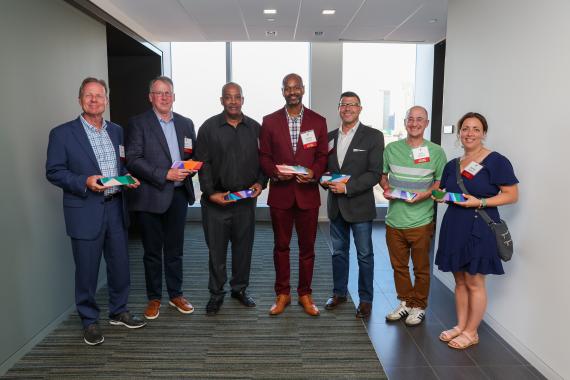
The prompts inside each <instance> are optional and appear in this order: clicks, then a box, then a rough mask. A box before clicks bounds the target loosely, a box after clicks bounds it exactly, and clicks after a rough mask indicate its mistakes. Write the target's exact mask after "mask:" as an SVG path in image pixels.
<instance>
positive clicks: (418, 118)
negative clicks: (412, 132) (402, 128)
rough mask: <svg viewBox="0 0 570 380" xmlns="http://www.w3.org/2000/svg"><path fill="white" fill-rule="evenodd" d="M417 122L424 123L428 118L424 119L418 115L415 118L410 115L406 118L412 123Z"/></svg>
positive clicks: (407, 121)
mask: <svg viewBox="0 0 570 380" xmlns="http://www.w3.org/2000/svg"><path fill="white" fill-rule="evenodd" d="M414 121H415V122H416V123H423V122H424V121H426V119H424V118H423V117H416V118H415V119H414V118H413V117H409V118H407V119H406V123H409V124H412V123H413V122H414Z"/></svg>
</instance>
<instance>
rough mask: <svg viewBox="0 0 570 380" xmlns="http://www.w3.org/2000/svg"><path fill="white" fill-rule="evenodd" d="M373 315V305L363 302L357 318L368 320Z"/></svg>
mask: <svg viewBox="0 0 570 380" xmlns="http://www.w3.org/2000/svg"><path fill="white" fill-rule="evenodd" d="M370 313H372V304H371V303H368V302H361V303H360V304H359V305H358V309H356V318H368V317H370Z"/></svg>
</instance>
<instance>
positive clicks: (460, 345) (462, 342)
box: [447, 332, 479, 350]
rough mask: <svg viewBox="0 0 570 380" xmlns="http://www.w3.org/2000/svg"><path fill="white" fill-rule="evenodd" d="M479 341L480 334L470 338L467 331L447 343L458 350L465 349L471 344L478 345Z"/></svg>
mask: <svg viewBox="0 0 570 380" xmlns="http://www.w3.org/2000/svg"><path fill="white" fill-rule="evenodd" d="M477 343H479V336H478V335H475V336H474V337H473V338H470V337H469V336H468V335H467V334H465V332H462V333H461V334H459V335H458V336H456V337H455V338H453V339H452V340H450V341H449V343H447V345H448V346H449V347H451V348H453V349H456V350H464V349H466V348H469V347H471V346H474V345H476V344H477Z"/></svg>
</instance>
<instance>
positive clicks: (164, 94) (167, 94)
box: [150, 91, 174, 98]
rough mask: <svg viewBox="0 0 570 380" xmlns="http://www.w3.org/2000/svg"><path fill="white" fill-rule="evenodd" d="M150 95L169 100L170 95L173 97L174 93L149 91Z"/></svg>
mask: <svg viewBox="0 0 570 380" xmlns="http://www.w3.org/2000/svg"><path fill="white" fill-rule="evenodd" d="M150 93H151V94H153V95H156V96H164V97H167V98H170V97H171V96H172V95H174V93H173V92H170V91H151V92H150Z"/></svg>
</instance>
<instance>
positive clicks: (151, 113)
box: [126, 76, 196, 319]
mask: <svg viewBox="0 0 570 380" xmlns="http://www.w3.org/2000/svg"><path fill="white" fill-rule="evenodd" d="M149 100H150V102H151V104H152V109H150V110H148V111H147V112H145V113H143V114H140V115H138V116H135V117H133V118H131V119H130V120H129V126H128V129H127V134H126V135H127V138H126V158H127V168H128V169H129V170H130V172H131V173H133V174H134V173H136V174H134V175H136V177H137V178H139V179H140V182H141V185H140V187H139V188H138V189H137V190H136V191H133V192H132V193H131V194H130V196H129V209H130V210H131V211H135V212H136V213H137V219H138V223H139V227H140V230H141V237H142V243H143V247H144V257H143V261H144V269H145V280H146V291H147V297H148V300H149V302H148V305H147V308H146V310H145V312H144V316H145V318H147V319H155V318H157V317H158V314H159V309H160V299H161V297H162V268H163V261H164V277H165V279H166V288H167V291H168V296H169V298H170V301H169V304H170V305H171V306H172V307H174V308H176V309H178V311H180V312H181V313H184V314H190V313H192V312H193V311H194V307H193V306H192V304H190V302H188V300H187V299H186V298H184V297H183V295H182V252H183V244H184V226H185V223H186V211H187V208H188V204H193V203H194V190H193V187H192V182H191V176H192V175H193V174H194V173H193V172H191V171H189V170H186V169H177V168H172V164H173V162H174V161H185V160H189V159H191V158H192V155H193V147H194V145H195V143H196V133H195V132H194V124H193V123H192V120H190V119H188V118H186V117H184V116H182V115H179V114H177V113H174V112H172V104H173V103H174V85H173V83H172V80H171V79H170V78H168V77H164V76H161V77H158V78H156V79H153V80H152V81H151V83H150V88H149Z"/></svg>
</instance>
